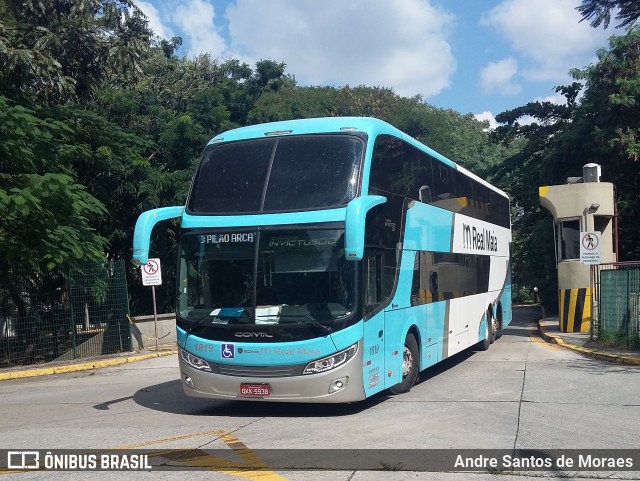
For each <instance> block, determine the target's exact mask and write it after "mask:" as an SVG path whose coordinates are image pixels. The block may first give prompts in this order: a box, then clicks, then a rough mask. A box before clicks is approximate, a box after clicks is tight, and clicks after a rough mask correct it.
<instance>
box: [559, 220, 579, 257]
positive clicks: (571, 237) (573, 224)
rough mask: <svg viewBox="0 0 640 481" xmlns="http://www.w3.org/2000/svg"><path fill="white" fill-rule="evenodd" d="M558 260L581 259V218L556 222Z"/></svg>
mask: <svg viewBox="0 0 640 481" xmlns="http://www.w3.org/2000/svg"><path fill="white" fill-rule="evenodd" d="M556 228H557V240H558V261H565V260H569V259H580V220H579V219H572V220H563V221H560V222H558V223H557V224H556Z"/></svg>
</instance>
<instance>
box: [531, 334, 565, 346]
mask: <svg viewBox="0 0 640 481" xmlns="http://www.w3.org/2000/svg"><path fill="white" fill-rule="evenodd" d="M529 340H530V341H531V342H533V343H535V344H539V345H541V346H544V347H546V348H547V349H549V350H551V351H559V350H560V346H558V345H557V344H551V343H549V342H547V341H545V340H544V339H542V338H541V337H540V336H538V334H537V333H535V332H532V333H531V334H529Z"/></svg>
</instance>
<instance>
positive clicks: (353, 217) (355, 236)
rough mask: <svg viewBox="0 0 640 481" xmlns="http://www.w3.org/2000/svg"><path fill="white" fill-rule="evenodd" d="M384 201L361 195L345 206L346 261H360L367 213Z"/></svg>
mask: <svg viewBox="0 0 640 481" xmlns="http://www.w3.org/2000/svg"><path fill="white" fill-rule="evenodd" d="M386 201H387V198H386V197H383V196H381V195H363V196H362V197H357V198H355V199H353V200H352V201H351V202H349V203H348V204H347V214H346V218H345V246H344V255H345V257H346V259H347V260H349V261H359V260H361V259H362V256H363V255H364V229H365V219H366V217H367V212H369V211H370V210H371V209H373V208H374V207H375V206H377V205H380V204H384V203H385V202H386Z"/></svg>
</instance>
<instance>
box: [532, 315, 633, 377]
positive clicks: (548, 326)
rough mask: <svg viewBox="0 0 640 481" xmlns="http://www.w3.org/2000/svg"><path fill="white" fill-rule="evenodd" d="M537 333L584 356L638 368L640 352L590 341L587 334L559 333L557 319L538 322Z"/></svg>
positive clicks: (551, 318) (546, 339)
mask: <svg viewBox="0 0 640 481" xmlns="http://www.w3.org/2000/svg"><path fill="white" fill-rule="evenodd" d="M538 331H539V332H540V335H541V336H542V338H543V339H544V340H545V341H547V342H550V343H553V344H558V345H559V346H562V347H564V348H567V349H571V350H572V351H576V352H579V353H580V354H584V355H585V356H589V357H593V358H595V359H600V360H603V361H609V362H615V363H619V364H633V365H636V366H640V351H638V350H632V349H625V348H624V347H616V346H608V345H604V344H602V343H599V342H597V341H590V340H589V333H588V332H560V324H559V321H558V318H557V317H549V318H546V319H541V320H539V321H538Z"/></svg>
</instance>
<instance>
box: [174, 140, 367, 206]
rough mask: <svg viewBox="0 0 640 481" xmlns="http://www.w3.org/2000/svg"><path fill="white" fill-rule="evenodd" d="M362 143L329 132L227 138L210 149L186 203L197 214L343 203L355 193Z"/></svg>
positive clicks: (339, 204) (338, 204) (203, 159)
mask: <svg viewBox="0 0 640 481" xmlns="http://www.w3.org/2000/svg"><path fill="white" fill-rule="evenodd" d="M363 152H364V142H363V140H362V139H361V138H359V137H357V136H353V135H344V134H342V135H340V134H331V135H329V134H326V135H317V134H316V135H301V136H296V137H282V138H265V139H253V140H244V141H238V142H229V143H227V144H224V143H223V144H219V145H215V146H213V147H212V148H210V149H208V150H207V151H206V152H205V154H204V156H203V158H202V161H201V162H200V166H199V168H198V172H197V173H196V176H195V178H194V181H193V187H192V189H191V193H190V195H189V201H188V203H187V208H188V211H189V212H191V213H194V214H224V213H247V212H252V213H256V212H281V211H291V210H304V209H324V208H329V207H337V206H342V205H345V204H346V203H347V202H349V201H350V200H351V199H353V198H354V197H355V196H356V194H357V187H358V180H359V179H358V176H359V172H360V164H361V161H362V154H363Z"/></svg>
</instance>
